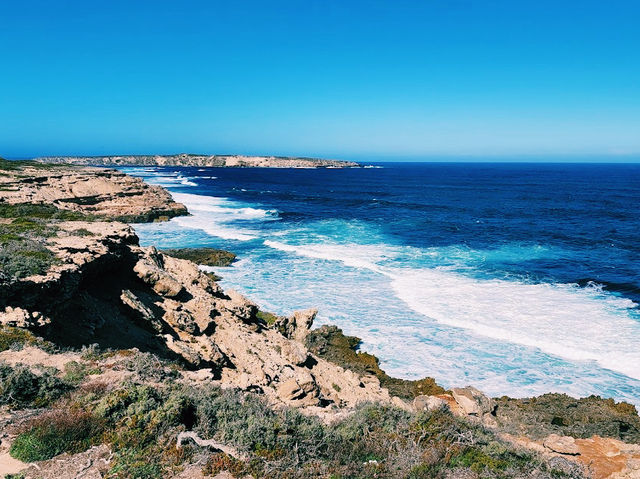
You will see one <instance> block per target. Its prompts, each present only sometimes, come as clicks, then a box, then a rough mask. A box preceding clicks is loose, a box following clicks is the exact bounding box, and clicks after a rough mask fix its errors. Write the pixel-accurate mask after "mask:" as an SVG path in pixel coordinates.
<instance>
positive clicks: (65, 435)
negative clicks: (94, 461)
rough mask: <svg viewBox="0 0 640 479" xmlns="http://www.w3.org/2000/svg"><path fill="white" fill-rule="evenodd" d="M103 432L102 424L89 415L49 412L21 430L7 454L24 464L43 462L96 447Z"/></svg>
mask: <svg viewBox="0 0 640 479" xmlns="http://www.w3.org/2000/svg"><path fill="white" fill-rule="evenodd" d="M102 432H103V423H102V421H101V420H100V419H99V418H97V417H95V416H93V415H92V414H91V413H88V412H84V411H77V410H60V411H50V412H47V413H45V414H43V415H42V416H39V417H37V418H35V419H33V420H31V421H29V422H28V423H27V424H25V425H24V426H23V427H22V432H21V433H20V434H19V435H18V437H16V439H15V440H14V441H13V444H11V448H10V450H9V453H10V454H11V456H12V457H14V458H16V459H19V460H20V461H23V462H33V461H44V460H47V459H51V458H52V457H54V456H57V455H58V454H62V453H63V452H69V453H77V452H82V451H84V450H86V449H88V448H89V447H90V446H91V445H92V444H94V443H96V442H97V441H98V440H99V438H100V436H101V434H102Z"/></svg>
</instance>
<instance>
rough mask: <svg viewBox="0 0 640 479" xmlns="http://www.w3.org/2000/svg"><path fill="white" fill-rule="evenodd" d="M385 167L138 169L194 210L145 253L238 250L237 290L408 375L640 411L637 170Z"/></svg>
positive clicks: (143, 230) (232, 273)
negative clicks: (350, 340) (348, 340)
mask: <svg viewBox="0 0 640 479" xmlns="http://www.w3.org/2000/svg"><path fill="white" fill-rule="evenodd" d="M378 166H381V167H378V168H360V169H346V170H338V169H327V170H305V169H284V170H274V169H215V168H200V169H199V168H126V169H125V171H126V172H128V173H131V174H134V175H138V176H142V177H144V178H145V179H146V180H147V181H149V182H152V183H156V184H161V185H164V186H166V187H167V188H169V190H170V191H171V192H172V193H173V194H174V197H175V198H176V199H177V200H178V201H181V202H183V203H185V204H186V205H187V206H188V207H189V210H190V211H191V213H192V214H193V215H192V216H189V217H181V218H175V219H173V220H171V221H170V222H168V223H156V224H145V225H137V226H136V229H137V231H138V234H139V236H140V238H141V242H142V243H143V244H156V245H158V246H161V247H180V246H214V247H220V248H225V249H229V250H231V251H234V252H235V253H237V254H238V256H239V258H240V259H239V261H238V262H236V263H235V264H234V265H233V266H231V267H229V268H217V269H216V272H217V273H218V274H220V275H221V276H222V277H223V278H224V279H223V285H224V286H225V287H231V288H234V289H236V290H238V291H240V292H242V293H244V294H246V295H247V296H249V297H250V298H251V299H253V300H254V301H256V302H257V303H259V304H260V305H261V306H262V307H263V308H264V309H267V310H271V311H273V312H276V313H280V314H288V313H290V312H292V311H293V310H295V309H300V308H307V307H311V306H315V307H318V308H319V309H320V313H319V315H318V324H324V323H333V324H337V325H338V326H340V327H341V328H343V329H344V331H345V332H346V333H348V334H353V335H357V336H359V337H361V338H362V339H363V344H362V348H363V349H364V350H366V351H369V352H371V353H373V354H376V355H377V356H378V357H380V359H381V363H382V367H383V368H384V369H385V370H387V371H388V372H389V373H391V374H393V375H397V376H401V377H406V378H418V377H422V376H425V375H429V376H433V377H435V378H436V379H437V380H438V382H440V383H441V384H443V385H445V386H454V385H466V384H473V385H475V386H476V387H479V388H480V389H483V390H485V391H486V392H488V393H490V394H494V395H501V394H508V395H512V396H526V395H532V394H541V393H544V392H549V391H557V392H566V393H569V394H572V395H574V396H585V395H589V394H600V395H603V396H612V397H615V398H617V399H625V400H628V401H631V402H634V403H635V404H639V403H640V348H638V345H639V344H640V311H639V309H638V303H639V302H640V286H639V285H640V260H639V258H640V235H639V234H638V232H640V215H639V214H638V205H639V200H640V165H548V164H547V165H508V164H384V165H378Z"/></svg>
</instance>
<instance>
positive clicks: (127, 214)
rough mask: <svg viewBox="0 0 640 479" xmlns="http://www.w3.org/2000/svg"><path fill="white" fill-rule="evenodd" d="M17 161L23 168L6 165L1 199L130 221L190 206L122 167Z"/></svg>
mask: <svg viewBox="0 0 640 479" xmlns="http://www.w3.org/2000/svg"><path fill="white" fill-rule="evenodd" d="M5 163H13V162H5ZM17 164H18V165H21V167H20V168H17V169H13V168H12V169H5V170H3V175H0V202H6V203H9V204H23V203H32V204H33V203H36V204H50V205H54V206H56V207H57V208H60V209H62V210H71V211H76V212H80V213H83V214H87V215H93V216H97V217H99V218H104V219H112V220H120V221H127V222H147V221H153V220H155V219H162V218H171V217H173V216H180V215H186V214H187V209H186V207H185V206H184V205H182V204H180V203H176V202H175V201H173V199H172V198H171V195H170V194H169V192H168V191H167V190H165V189H164V188H162V187H160V186H152V185H148V184H146V183H145V182H144V181H142V180H141V179H140V178H134V177H131V176H128V175H125V174H124V173H121V172H119V171H116V170H107V169H102V168H77V167H67V166H51V165H40V166H39V165H38V164H37V163H35V164H34V163H17ZM43 166H46V167H43Z"/></svg>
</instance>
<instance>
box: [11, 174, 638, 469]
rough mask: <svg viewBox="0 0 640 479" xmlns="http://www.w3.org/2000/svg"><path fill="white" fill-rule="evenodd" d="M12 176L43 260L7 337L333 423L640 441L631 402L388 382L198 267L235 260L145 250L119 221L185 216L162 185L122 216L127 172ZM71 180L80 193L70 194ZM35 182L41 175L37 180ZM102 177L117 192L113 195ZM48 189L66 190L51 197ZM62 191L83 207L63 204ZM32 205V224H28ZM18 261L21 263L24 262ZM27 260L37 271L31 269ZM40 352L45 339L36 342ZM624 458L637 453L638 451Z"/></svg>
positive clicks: (24, 288) (21, 218) (322, 334)
mask: <svg viewBox="0 0 640 479" xmlns="http://www.w3.org/2000/svg"><path fill="white" fill-rule="evenodd" d="M5 166H8V167H9V168H11V167H13V166H18V165H5ZM15 171H16V170H11V169H9V170H6V172H5V176H4V177H3V181H4V184H5V186H6V187H5V188H1V189H0V198H1V199H2V201H0V206H3V215H4V216H3V221H2V222H0V227H2V228H3V229H4V230H6V231H3V234H4V236H3V238H4V239H3V241H4V242H5V243H3V248H4V247H6V245H14V244H15V245H17V246H20V247H22V248H26V247H27V246H28V247H32V246H33V247H34V248H35V246H34V245H35V243H36V242H39V244H40V246H39V247H40V248H41V249H38V250H37V251H39V254H42V255H44V256H43V259H44V260H46V261H48V263H47V262H45V263H38V264H36V265H33V264H32V263H31V262H26V263H19V264H17V265H14V264H13V263H6V265H10V266H11V267H12V268H14V269H13V270H11V271H14V273H12V274H14V276H15V277H14V278H10V277H7V274H8V271H9V270H8V269H6V267H5V266H3V268H4V273H5V274H3V277H2V278H0V280H2V294H0V303H1V305H2V307H3V308H4V311H0V322H1V323H2V325H3V326H2V330H3V331H2V332H3V334H17V332H16V331H14V329H15V328H17V329H18V330H20V331H22V330H23V329H24V330H30V331H34V332H35V333H36V334H38V335H42V337H44V338H45V339H46V340H48V341H54V343H55V344H58V345H63V346H67V347H76V348H77V347H79V346H80V345H82V344H85V345H86V344H89V343H92V342H95V343H98V344H100V345H101V346H103V347H106V348H112V349H113V350H114V351H118V350H128V349H129V348H132V347H135V348H138V349H140V348H142V351H145V353H146V352H148V353H151V354H155V355H158V357H161V358H165V359H169V360H173V361H178V362H179V363H180V364H181V365H182V366H181V367H184V368H185V369H184V371H185V372H184V373H182V374H183V375H185V377H195V376H194V375H201V376H202V377H203V378H205V379H204V380H205V381H207V382H210V383H211V384H215V385H220V386H221V387H230V388H235V389H240V390H242V391H246V392H247V394H259V395H261V396H262V397H263V398H265V400H266V401H267V402H268V403H269V404H271V405H272V406H274V407H276V406H287V407H295V408H297V409H299V410H300V411H305V414H309V415H314V416H318V417H320V418H323V419H324V420H326V421H329V422H331V421H335V420H338V419H337V418H340V417H343V415H344V414H350V413H352V412H353V411H354V410H357V407H358V404H362V403H363V402H374V403H378V404H381V405H387V406H385V407H394V408H398V410H400V411H406V412H407V413H409V412H410V413H411V414H421V413H428V412H429V411H431V414H433V413H434V412H433V411H439V410H441V409H442V408H445V409H446V410H448V411H450V412H451V414H454V415H456V416H457V417H461V418H463V419H464V420H465V421H467V420H468V421H471V422H472V423H474V424H480V425H482V427H485V428H488V429H490V430H495V431H496V433H497V434H500V435H501V436H500V437H502V438H506V437H507V435H509V434H511V435H519V436H526V437H527V438H528V439H527V440H528V441H529V442H527V443H526V444H525V443H523V442H522V440H521V439H518V440H515V439H514V441H516V442H517V443H518V444H519V445H520V446H526V447H528V448H529V449H533V450H536V448H539V449H538V450H539V451H542V452H543V453H544V454H551V455H553V454H555V455H556V456H558V457H563V458H568V459H571V460H577V461H583V460H584V461H587V460H589V461H592V460H593V456H592V455H590V454H592V452H589V451H590V449H589V448H593V447H594V446H593V444H600V443H598V442H597V441H599V440H600V439H598V440H596V439H593V437H592V436H593V434H594V433H595V434H598V435H601V436H602V435H604V436H607V437H609V438H611V439H606V440H604V441H605V443H606V447H614V446H613V445H614V444H617V443H613V442H611V441H618V442H620V441H619V439H625V438H627V439H629V440H631V441H632V442H640V436H639V437H636V436H635V434H639V435H640V418H638V415H637V412H636V409H635V408H634V407H633V406H631V405H629V404H626V403H623V402H620V403H617V402H615V401H613V400H608V399H602V398H598V397H590V398H583V399H573V398H570V397H569V396H566V395H554V394H546V395H543V396H540V397H537V398H527V399H510V398H506V397H502V398H497V399H492V398H489V397H487V396H486V395H484V394H483V393H482V392H481V391H478V390H477V389H475V388H473V387H457V388H451V390H450V391H445V390H444V389H443V388H440V387H439V386H438V385H437V384H436V383H435V381H433V379H430V378H425V379H423V380H420V381H407V380H401V379H397V378H391V377H389V376H387V375H386V374H385V373H384V371H382V370H381V369H380V368H379V366H378V359H377V358H376V357H375V356H373V355H370V354H367V353H363V352H359V351H358V344H359V340H358V339H357V338H354V337H350V336H346V335H344V334H343V333H342V331H340V330H339V329H338V328H336V327H333V328H331V327H327V326H323V327H321V328H316V329H311V326H312V324H313V320H314V319H315V315H316V311H315V310H307V311H298V312H295V313H294V314H293V315H291V316H288V317H282V316H276V315H273V314H270V313H268V312H264V311H261V310H260V308H259V306H258V305H256V304H255V303H253V302H252V301H251V300H250V299H248V298H245V297H243V296H241V295H240V294H238V293H235V292H233V291H230V290H226V291H224V290H222V288H221V287H220V286H219V285H218V284H217V283H216V280H215V279H214V278H211V277H209V276H207V275H206V274H205V273H203V272H202V271H200V268H198V266H197V265H196V264H195V263H193V262H191V261H189V259H195V260H196V261H211V262H212V263H213V262H216V261H222V264H228V262H229V261H232V260H233V259H234V257H233V256H232V255H229V254H222V255H220V254H217V253H215V252H214V251H202V250H201V251H198V250H197V249H192V250H189V251H172V252H170V253H169V254H170V255H167V254H165V253H163V252H162V251H158V250H157V249H156V248H155V247H153V246H150V247H140V246H139V244H138V238H137V236H136V234H135V231H134V230H133V228H131V227H130V226H128V225H124V224H122V223H118V222H115V218H120V217H122V211H127V210H126V208H145V209H144V211H141V210H138V211H135V210H131V211H129V213H130V214H131V213H137V215H138V216H139V217H142V218H146V221H152V220H154V219H155V218H153V217H152V216H150V215H149V209H151V210H153V208H158V207H161V206H163V205H162V204H160V205H159V204H158V203H153V205H151V204H150V203H149V202H147V201H145V198H148V199H154V198H155V199H157V198H160V202H162V201H164V202H170V203H166V204H164V207H165V209H166V207H167V205H170V206H171V207H172V208H179V206H181V207H182V208H184V206H183V205H179V204H178V203H175V201H173V199H172V198H171V195H170V194H169V193H168V192H167V190H165V189H164V188H161V187H152V186H150V185H148V184H146V183H144V184H145V185H146V187H141V186H140V182H139V181H137V182H134V183H132V184H135V185H137V186H136V188H135V189H133V190H124V191H126V192H128V193H129V194H124V195H121V194H120V193H122V192H123V190H122V189H121V190H120V193H117V192H116V194H115V197H116V198H117V199H118V203H116V205H115V206H117V207H118V208H114V204H113V203H112V202H113V201H115V199H114V198H113V197H112V195H113V193H114V191H113V186H114V185H122V184H123V182H124V184H126V185H130V183H129V180H127V178H126V177H127V175H124V174H119V175H114V174H113V173H110V172H109V171H110V170H98V169H82V168H78V167H56V166H49V167H46V168H44V169H42V167H34V166H33V165H32V164H27V165H20V170H19V171H18V172H17V173H16V172H15ZM104 172H107V173H104ZM104 174H108V175H109V176H106V177H105V176H104ZM70 177H71V178H73V179H74V181H73V182H71V184H72V185H76V186H73V187H71V186H69V188H68V189H65V188H62V186H64V185H67V184H69V181H68V180H69V178H70ZM25 178H27V179H28V180H27V182H26V183H24V184H31V185H32V186H31V187H30V188H31V189H28V190H26V189H24V188H22V187H20V188H17V187H14V186H11V185H12V184H13V183H15V182H16V181H18V182H19V184H20V185H22V184H23V182H24V181H25ZM29 178H37V181H35V182H34V183H30V181H32V180H30V179H29ZM78 179H80V180H81V182H80V183H81V184H82V187H81V188H78V187H77V184H78V181H77V180H78ZM104 182H107V184H109V185H110V188H111V189H109V188H107V189H105V183H104ZM50 190H55V191H56V192H57V196H55V197H53V199H52V198H51V196H50V195H49V193H47V192H48V191H50ZM161 191H164V193H165V194H164V196H163V195H162V194H161V193H160V192H161ZM60 192H63V193H65V192H66V193H65V195H69V194H71V195H72V196H73V197H74V199H75V200H76V201H68V200H65V198H66V197H65V195H62V196H60V195H61V193H60ZM25 193H28V194H25ZM45 193H46V194H45ZM20 194H22V196H20ZM158 195H160V196H158ZM141 199H142V200H143V201H139V200H141ZM21 200H23V201H21ZM36 201H38V202H39V203H40V204H37V203H36ZM102 203H104V204H102ZM27 205H28V206H27ZM176 205H179V206H176ZM107 206H108V207H107ZM27 210H28V211H29V214H31V215H34V216H33V218H32V219H28V217H27V216H25V214H24V212H25V211H27ZM186 213H187V211H186V208H185V209H184V211H183V214H186ZM25 220H27V221H26V222H25ZM12 247H13V246H12ZM42 247H44V248H45V250H46V251H48V253H46V252H45V250H43V249H42ZM15 251H19V250H15ZM34 251H36V250H34ZM16 254H17V253H16ZM31 257H32V256H31V255H27V256H24V258H23V259H24V261H27V260H28V261H31V259H30V258H31ZM182 258H187V259H182ZM203 258H204V259H203ZM11 259H12V260H15V261H14V262H16V261H22V260H21V259H20V257H19V256H16V257H15V258H13V257H12V258H11ZM25 266H28V267H29V268H31V267H34V268H39V269H37V270H33V269H29V270H25V269H24V267H25ZM20 268H23V269H20ZM34 272H35V274H34ZM16 275H17V276H16ZM12 328H14V329H12ZM121 331H122V332H124V331H126V332H127V333H126V334H122V332H121ZM34 344H40V343H38V342H37V341H36V340H34ZM2 354H3V356H2V357H3V358H8V359H10V358H12V357H13V355H14V354H18V351H15V352H14V351H13V350H11V349H10V348H8V350H7V351H5V352H3V353H2ZM117 354H120V353H117ZM127 354H129V353H127ZM198 377H199V376H198ZM199 381H201V380H199ZM460 386H462V385H460ZM594 418H596V419H594ZM623 425H624V427H623ZM554 434H555V435H559V436H562V437H564V438H565V439H562V441H564V442H562V441H560V442H561V443H562V444H565V443H566V442H569V443H570V447H568V446H566V445H565V446H562V445H558V444H557V441H556V442H552V441H551V440H550V439H549V438H550V437H552V436H553V435H554ZM509 437H510V436H509ZM514 437H515V436H514ZM566 438H568V439H566ZM518 441H519V442H518ZM580 441H586V442H580ZM589 441H591V442H589ZM593 441H596V442H593ZM607 441H608V442H607ZM598 447H600V446H598ZM603 447H604V446H603ZM616 447H618V449H620V447H619V446H616ZM638 447H639V448H640V446H638ZM567 451H570V452H567ZM576 451H577V452H576ZM0 452H1V451H0ZM620 454H622V453H620ZM624 454H631V456H633V455H634V454H637V451H636V450H635V449H633V451H632V452H631V453H627V452H625V453H624ZM631 456H630V457H631ZM625 457H626V456H625ZM634 457H635V456H634ZM599 460H602V459H599ZM601 477H608V476H604V475H603V476H601Z"/></svg>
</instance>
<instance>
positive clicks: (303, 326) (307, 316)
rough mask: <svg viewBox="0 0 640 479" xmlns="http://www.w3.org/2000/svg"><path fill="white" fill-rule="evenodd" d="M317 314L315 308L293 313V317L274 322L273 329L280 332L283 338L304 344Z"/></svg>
mask: <svg viewBox="0 0 640 479" xmlns="http://www.w3.org/2000/svg"><path fill="white" fill-rule="evenodd" d="M317 314H318V310H317V309H316V308H312V309H305V310H304V311H296V312H294V313H293V316H290V317H288V318H286V317H281V318H278V319H277V320H276V322H275V328H276V329H277V330H278V331H280V332H281V333H282V335H283V336H285V337H287V338H289V339H293V340H295V341H298V342H300V343H304V341H305V339H306V337H307V335H308V334H309V330H310V329H311V325H312V324H313V321H314V319H315V318H316V315H317Z"/></svg>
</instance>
